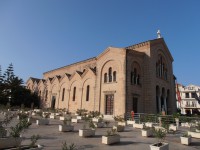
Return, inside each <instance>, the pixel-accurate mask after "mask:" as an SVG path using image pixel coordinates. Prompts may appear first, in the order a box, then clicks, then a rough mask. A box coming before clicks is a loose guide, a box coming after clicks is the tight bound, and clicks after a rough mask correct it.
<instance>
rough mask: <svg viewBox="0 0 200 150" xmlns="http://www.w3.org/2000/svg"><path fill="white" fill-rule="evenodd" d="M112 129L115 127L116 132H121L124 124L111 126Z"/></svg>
mask: <svg viewBox="0 0 200 150" xmlns="http://www.w3.org/2000/svg"><path fill="white" fill-rule="evenodd" d="M113 129H115V130H116V131H117V132H123V131H124V126H122V125H117V126H113Z"/></svg>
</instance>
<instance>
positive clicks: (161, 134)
mask: <svg viewBox="0 0 200 150" xmlns="http://www.w3.org/2000/svg"><path fill="white" fill-rule="evenodd" d="M153 134H154V136H155V137H156V138H157V140H158V142H157V143H154V144H151V145H150V149H151V150H168V149H169V144H168V143H165V142H164V139H165V137H166V132H165V131H164V130H162V129H158V130H155V129H154V130H153Z"/></svg>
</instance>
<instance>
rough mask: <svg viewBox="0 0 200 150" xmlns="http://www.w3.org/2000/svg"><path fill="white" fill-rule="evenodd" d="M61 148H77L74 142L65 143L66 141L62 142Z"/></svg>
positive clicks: (64, 149)
mask: <svg viewBox="0 0 200 150" xmlns="http://www.w3.org/2000/svg"><path fill="white" fill-rule="evenodd" d="M62 150H77V148H76V145H75V144H74V143H72V144H70V145H67V142H66V141H65V142H63V143H62Z"/></svg>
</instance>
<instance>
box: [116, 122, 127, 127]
mask: <svg viewBox="0 0 200 150" xmlns="http://www.w3.org/2000/svg"><path fill="white" fill-rule="evenodd" d="M117 124H118V125H120V126H126V122H125V121H124V122H118V123H117Z"/></svg>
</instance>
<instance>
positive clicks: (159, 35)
mask: <svg viewBox="0 0 200 150" xmlns="http://www.w3.org/2000/svg"><path fill="white" fill-rule="evenodd" d="M157 35H158V37H157V38H158V39H160V38H161V33H160V30H158V31H157Z"/></svg>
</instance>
